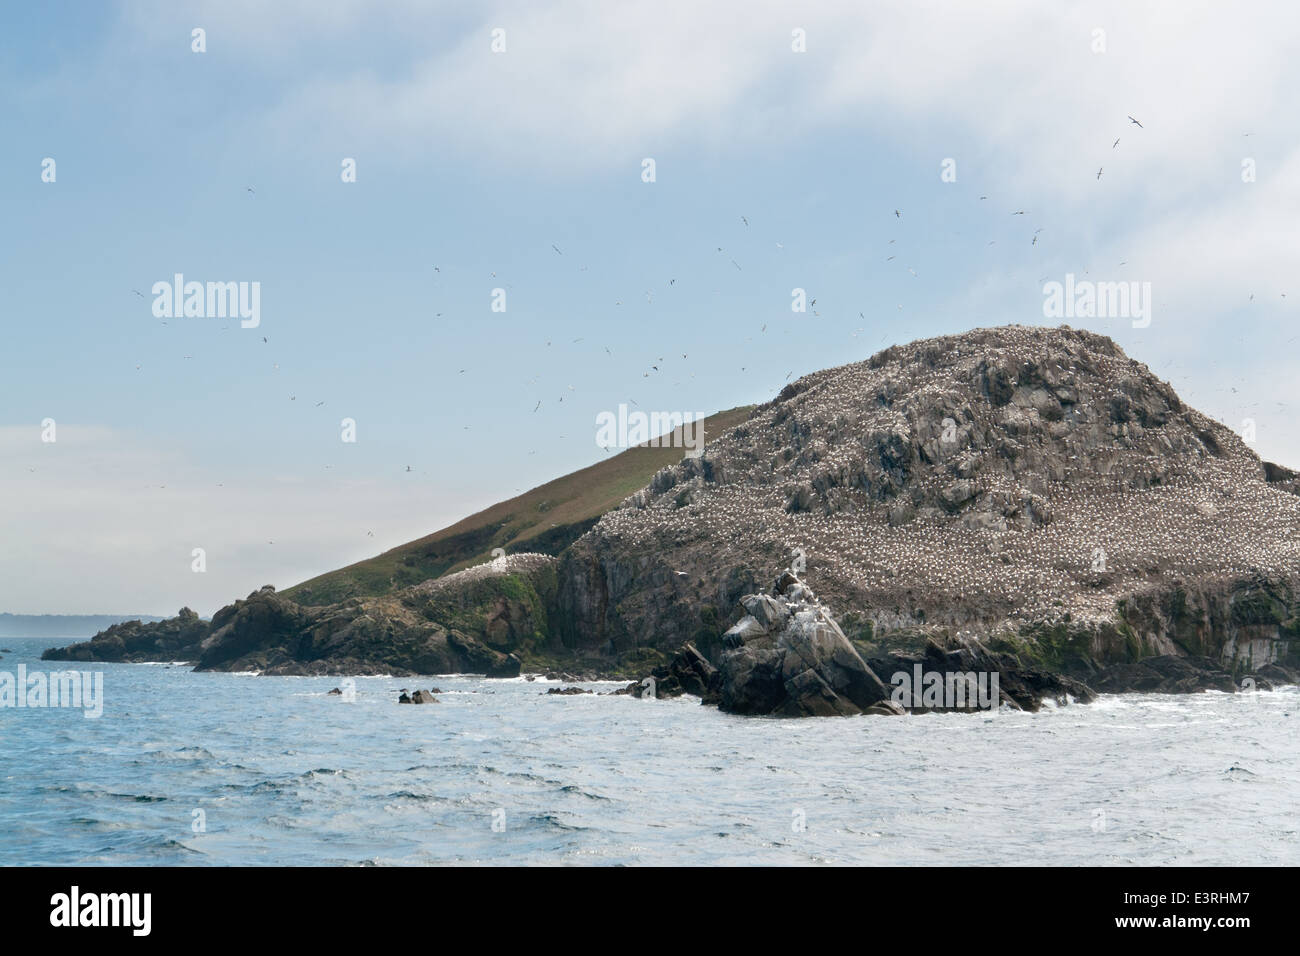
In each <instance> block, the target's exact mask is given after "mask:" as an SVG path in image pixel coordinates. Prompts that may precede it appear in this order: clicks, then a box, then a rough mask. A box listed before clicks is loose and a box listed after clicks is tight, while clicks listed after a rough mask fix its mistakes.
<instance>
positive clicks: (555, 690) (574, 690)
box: [546, 687, 593, 695]
mask: <svg viewBox="0 0 1300 956" xmlns="http://www.w3.org/2000/svg"><path fill="white" fill-rule="evenodd" d="M546 693H548V694H564V695H572V694H590V693H593V692H592V691H589V690H586V689H584V688H582V687H552V688H550V689H549V690H547V692H546Z"/></svg>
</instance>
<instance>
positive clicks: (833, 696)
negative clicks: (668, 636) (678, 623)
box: [692, 573, 889, 717]
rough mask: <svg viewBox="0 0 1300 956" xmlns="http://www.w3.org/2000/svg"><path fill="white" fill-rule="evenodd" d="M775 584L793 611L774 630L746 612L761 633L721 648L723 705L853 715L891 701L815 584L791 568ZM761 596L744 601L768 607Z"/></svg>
mask: <svg viewBox="0 0 1300 956" xmlns="http://www.w3.org/2000/svg"><path fill="white" fill-rule="evenodd" d="M776 589H777V591H778V593H780V592H784V594H785V596H786V598H787V599H788V600H789V601H790V603H791V604H792V605H793V607H792V609H791V611H790V613H787V614H786V615H783V616H777V617H774V618H773V624H772V626H771V627H770V628H762V625H761V624H759V623H758V620H757V619H756V618H755V617H754V615H753V614H749V615H746V618H745V619H749V620H753V621H754V624H755V625H758V626H759V627H760V628H762V633H761V634H752V635H751V636H750V637H749V638H747V639H746V640H745V641H744V642H743V643H741V644H739V645H735V646H728V648H727V649H726V650H724V651H723V653H722V657H721V660H720V662H719V666H718V671H719V680H718V694H717V699H718V705H719V707H720V708H721V709H722V710H725V711H729V712H731V713H738V714H771V715H776V716H782V717H801V716H817V717H822V716H849V715H852V714H860V713H863V712H865V711H866V710H867V709H868V708H870V707H872V706H873V705H875V704H879V703H880V702H882V701H885V700H887V699H888V697H889V693H888V691H887V689H886V688H885V686H884V684H882V683H881V681H880V679H879V678H878V677H877V676H876V675H875V674H874V673H873V672H872V671H871V669H870V668H869V667H868V666H867V665H866V663H865V662H864V661H863V660H862V658H861V657H860V656H859V655H858V652H857V651H856V650H854V648H853V645H852V644H850V643H849V641H848V638H846V637H845V636H844V633H843V632H842V631H841V630H840V628H839V625H837V624H836V623H835V621H834V619H833V618H831V616H830V615H829V614H828V613H826V611H825V609H824V608H822V607H821V606H819V605H816V604H814V603H812V602H811V601H810V597H811V591H810V590H809V589H808V588H806V587H804V586H803V584H802V583H801V582H800V581H799V580H798V579H797V578H795V577H794V575H793V574H792V573H787V574H785V575H782V576H781V577H780V578H778V580H777V583H776ZM762 597H766V596H765V595H764V596H759V595H747V596H745V597H744V598H742V599H741V606H742V608H744V609H752V608H757V607H760V606H764V602H763V601H762V600H761V598H762ZM742 620H744V619H742ZM733 630H734V629H733ZM749 630H750V631H751V632H752V630H753V627H752V626H750V627H749ZM728 633H731V632H728ZM692 650H694V648H692ZM697 653H698V652H697Z"/></svg>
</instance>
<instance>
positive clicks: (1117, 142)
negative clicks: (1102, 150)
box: [1110, 137, 1119, 149]
mask: <svg viewBox="0 0 1300 956" xmlns="http://www.w3.org/2000/svg"><path fill="white" fill-rule="evenodd" d="M1118 145H1119V138H1118V137H1116V139H1115V142H1113V143H1111V144H1110V148H1111V149H1114V148H1115V147H1116V146H1118Z"/></svg>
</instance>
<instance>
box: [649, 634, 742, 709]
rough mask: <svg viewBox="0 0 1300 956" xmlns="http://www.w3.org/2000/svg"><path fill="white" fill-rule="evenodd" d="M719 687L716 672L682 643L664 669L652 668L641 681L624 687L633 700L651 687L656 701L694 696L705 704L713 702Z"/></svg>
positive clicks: (693, 646)
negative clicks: (684, 695)
mask: <svg viewBox="0 0 1300 956" xmlns="http://www.w3.org/2000/svg"><path fill="white" fill-rule="evenodd" d="M720 684H721V676H720V675H719V674H718V669H717V668H716V667H714V666H713V665H712V664H710V663H709V661H708V659H707V658H705V656H704V655H703V654H701V653H700V652H699V650H698V649H697V648H696V647H695V645H694V644H686V645H685V646H683V647H682V648H681V650H679V651H678V652H677V653H676V654H674V655H673V657H672V659H671V660H670V661H669V662H668V663H667V664H666V665H664V666H662V667H657V668H655V670H654V671H652V672H651V674H650V677H649V678H647V679H646V680H644V681H640V682H638V683H635V684H630V685H628V688H627V691H628V693H630V694H632V696H634V697H643V696H647V695H648V694H649V693H650V690H651V688H652V687H653V689H654V696H655V697H660V698H668V697H680V696H681V695H682V694H694V695H695V696H696V697H699V698H702V699H703V700H704V702H705V703H711V702H714V701H715V700H716V698H717V694H718V690H719V687H720Z"/></svg>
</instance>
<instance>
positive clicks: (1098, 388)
mask: <svg viewBox="0 0 1300 956" xmlns="http://www.w3.org/2000/svg"><path fill="white" fill-rule="evenodd" d="M1286 487H1287V486H1286V485H1278V484H1270V483H1269V482H1268V481H1267V480H1266V478H1265V469H1264V465H1263V463H1262V462H1261V461H1260V459H1259V458H1258V457H1257V456H1256V455H1255V454H1254V452H1252V451H1251V450H1250V449H1249V448H1248V447H1247V446H1246V445H1245V444H1244V443H1243V442H1242V441H1241V439H1240V438H1238V436H1237V435H1236V434H1234V433H1233V432H1232V431H1231V430H1229V429H1228V428H1226V427H1225V426H1223V425H1221V424H1219V423H1217V422H1215V421H1213V420H1212V419H1210V418H1208V417H1206V416H1204V415H1202V414H1201V413H1199V412H1197V411H1196V410H1194V409H1191V408H1188V407H1187V406H1186V405H1184V404H1183V403H1182V402H1181V401H1180V400H1179V398H1178V396H1177V395H1176V394H1175V393H1174V391H1173V389H1172V388H1171V387H1170V386H1169V385H1168V384H1167V383H1165V382H1163V381H1161V380H1159V379H1158V378H1157V377H1156V376H1155V375H1153V374H1152V372H1151V371H1150V369H1148V368H1147V367H1146V366H1145V365H1143V364H1141V363H1139V362H1136V361H1134V360H1132V359H1130V358H1128V357H1127V356H1126V355H1125V354H1124V353H1123V351H1122V350H1121V349H1120V348H1119V347H1118V346H1117V345H1116V344H1115V343H1114V342H1113V341H1112V340H1110V339H1109V338H1107V337H1105V336H1101V335H1096V334H1093V333H1090V332H1085V331H1077V330H1073V329H1069V328H1066V327H1062V328H1059V329H1043V328H1028V327H1020V326H1008V327H1001V328H992V329H978V330H975V331H972V332H969V333H966V334H963V335H955V336H944V337H939V338H933V339H926V340H922V341H918V342H914V343H912V344H909V345H905V346H894V347H891V348H889V349H886V350H885V351H883V352H880V353H878V354H877V355H875V356H873V357H872V358H871V359H869V360H867V361H864V362H858V363H855V364H852V365H845V366H842V367H840V368H833V369H827V370H824V371H821V372H817V373H815V374H812V375H809V376H807V377H805V378H803V379H800V380H799V381H797V382H795V383H793V384H791V385H790V386H788V387H787V388H786V389H785V390H784V391H783V392H782V393H781V394H780V396H778V397H777V398H776V400H774V401H773V402H771V403H770V404H767V405H765V406H762V407H761V408H759V409H758V410H757V411H756V412H755V413H754V415H753V417H751V418H750V419H749V420H748V421H747V422H745V423H744V424H742V425H740V426H738V427H736V428H734V429H732V430H731V431H730V432H727V433H726V434H724V435H722V436H719V437H718V438H717V439H715V440H711V441H710V443H709V444H708V446H707V448H706V450H705V454H704V456H703V457H702V458H700V459H695V460H690V459H688V460H684V461H682V462H681V463H680V464H677V465H674V466H672V467H670V468H667V469H664V470H663V471H661V472H660V473H659V474H658V475H656V476H655V478H654V480H653V482H652V483H651V485H650V486H649V487H648V488H647V489H645V490H643V491H641V492H638V493H637V494H636V495H633V496H632V497H631V498H629V499H627V500H626V501H625V502H624V503H623V505H622V506H621V507H620V508H619V509H617V510H615V511H613V512H611V513H609V514H607V515H606V516H605V517H604V518H603V519H602V520H601V521H600V522H599V523H598V524H597V525H596V527H595V528H593V529H592V531H591V532H590V533H589V534H590V536H591V538H592V539H593V543H594V544H596V545H597V547H601V546H605V547H612V548H614V549H617V550H619V551H622V552H624V553H629V552H630V553H631V554H632V555H634V556H635V555H640V556H641V560H642V562H643V566H645V565H651V566H653V565H656V564H660V565H662V566H663V567H665V568H672V569H682V568H685V569H686V573H685V574H684V575H683V574H682V572H681V571H680V570H675V571H674V572H672V573H673V574H674V575H678V576H681V581H682V584H681V585H680V586H681V587H685V588H691V589H694V590H696V591H698V593H699V594H701V595H703V594H709V593H716V591H717V589H718V587H719V585H720V582H721V581H722V579H723V577H724V576H725V575H726V574H727V573H728V570H729V569H734V568H737V567H741V566H744V567H750V568H756V569H763V568H772V569H776V568H780V567H783V566H786V565H787V564H792V565H794V566H795V567H796V569H797V570H801V576H802V577H804V578H805V579H806V580H807V581H808V582H809V583H810V584H811V585H812V586H813V587H814V588H815V589H816V590H817V593H818V594H819V595H821V596H822V597H823V598H824V599H826V600H827V601H828V603H830V604H831V605H832V608H833V610H834V611H835V613H837V614H840V613H843V612H847V611H851V610H857V611H863V612H866V613H869V614H870V616H871V617H873V618H874V619H875V620H876V621H877V622H878V623H880V624H889V623H890V622H891V621H892V622H894V623H897V624H898V625H900V626H902V625H905V624H909V623H915V622H917V621H918V620H920V621H924V622H925V623H930V624H944V625H954V626H959V627H960V626H962V625H966V624H978V625H982V626H988V625H989V624H990V623H993V622H1006V623H1007V624H1010V625H1013V626H1014V625H1019V624H1024V623H1031V622H1048V623H1051V622H1055V621H1059V620H1062V619H1066V615H1069V618H1068V619H1069V620H1072V621H1078V622H1080V623H1085V622H1088V621H1102V620H1107V619H1111V618H1113V615H1114V611H1115V606H1116V600H1117V599H1119V598H1121V597H1123V596H1125V595H1127V594H1133V593H1137V592H1140V591H1142V590H1143V589H1144V588H1151V587H1167V586H1169V585H1170V584H1171V583H1173V582H1175V581H1178V580H1182V579H1187V578H1195V579H1198V580H1201V581H1204V580H1207V579H1212V578H1216V577H1226V578H1233V579H1239V578H1242V577H1245V576H1250V575H1262V576H1267V577H1269V578H1271V579H1275V580H1276V579H1285V580H1288V581H1292V582H1294V581H1295V579H1296V578H1297V577H1298V576H1300V575H1298V572H1300V497H1297V496H1296V495H1295V494H1293V493H1290V492H1288V491H1287V490H1285V488H1286ZM800 566H802V568H801V567H800Z"/></svg>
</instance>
